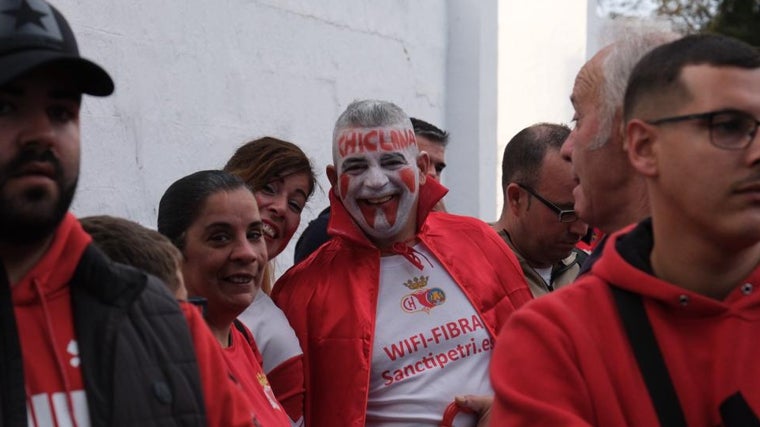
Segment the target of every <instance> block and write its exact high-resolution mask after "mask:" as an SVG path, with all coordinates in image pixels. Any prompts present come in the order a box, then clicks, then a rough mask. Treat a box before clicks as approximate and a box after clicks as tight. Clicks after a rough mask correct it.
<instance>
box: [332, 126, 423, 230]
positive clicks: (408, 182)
mask: <svg viewBox="0 0 760 427" xmlns="http://www.w3.org/2000/svg"><path fill="white" fill-rule="evenodd" d="M335 150H336V156H335V157H336V159H337V164H336V165H335V167H336V173H337V177H338V181H337V192H338V196H339V197H340V199H341V200H342V201H343V205H344V206H345V207H346V210H347V211H348V212H349V214H350V215H351V217H353V219H354V221H356V223H357V224H358V225H359V227H361V229H362V230H363V231H364V232H365V233H366V234H367V235H368V236H370V238H373V239H375V240H380V241H396V240H395V239H396V238H398V237H402V238H403V237H404V236H405V235H406V234H407V232H408V231H409V230H410V229H411V232H412V233H414V230H415V227H416V223H415V221H416V208H417V203H416V202H417V196H418V193H419V186H420V173H419V169H418V167H417V154H418V149H417V144H416V142H415V137H414V131H413V130H412V129H411V128H361V129H356V128H350V129H344V130H343V131H342V132H341V134H340V136H339V137H338V141H337V146H336V147H335Z"/></svg>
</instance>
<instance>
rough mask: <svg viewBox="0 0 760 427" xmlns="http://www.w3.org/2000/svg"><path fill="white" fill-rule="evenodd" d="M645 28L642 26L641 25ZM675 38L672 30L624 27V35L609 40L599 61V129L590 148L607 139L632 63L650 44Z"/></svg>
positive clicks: (653, 45) (634, 62)
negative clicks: (600, 73)
mask: <svg viewBox="0 0 760 427" xmlns="http://www.w3.org/2000/svg"><path fill="white" fill-rule="evenodd" d="M642 30H644V31H646V30H645V29H642ZM676 38H678V35H677V34H676V33H672V32H667V31H655V32H652V31H648V32H639V33H637V32H636V30H635V29H627V30H626V31H625V34H624V37H622V38H620V39H619V40H617V41H615V42H614V43H613V44H612V47H611V49H610V51H609V52H608V53H607V55H606V56H605V57H604V59H603V61H602V69H601V71H602V83H601V85H602V87H601V90H600V92H599V96H600V99H599V101H600V102H599V107H598V110H597V111H598V113H599V120H600V123H599V133H598V134H597V139H596V141H594V143H593V144H592V145H591V148H599V147H601V146H603V145H604V144H605V143H606V142H607V141H609V139H610V135H611V134H612V131H613V129H612V121H613V118H614V117H615V113H616V112H617V111H618V109H621V108H622V106H623V96H624V94H625V88H626V85H627V84H628V78H629V76H630V75H631V71H633V67H634V66H635V65H636V63H637V62H638V61H639V59H641V57H643V56H644V55H645V54H646V53H647V52H649V51H651V50H652V49H653V48H655V47H657V46H660V45H662V44H664V43H668V42H670V41H672V40H675V39H676Z"/></svg>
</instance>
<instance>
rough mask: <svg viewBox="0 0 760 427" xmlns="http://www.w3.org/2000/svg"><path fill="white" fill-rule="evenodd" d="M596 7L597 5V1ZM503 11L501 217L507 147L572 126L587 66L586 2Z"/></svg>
mask: <svg viewBox="0 0 760 427" xmlns="http://www.w3.org/2000/svg"><path fill="white" fill-rule="evenodd" d="M591 3H595V2H594V1H592V2H591ZM501 5H502V9H501V10H500V11H499V21H500V23H499V28H500V30H501V31H500V32H499V52H500V53H501V55H500V56H499V69H498V78H499V91H498V99H499V110H498V129H497V144H495V146H492V150H493V151H492V152H491V155H492V156H494V157H495V158H496V159H497V167H496V171H495V173H494V175H493V182H494V183H495V184H494V187H493V188H492V193H491V195H492V197H493V198H494V199H495V200H498V208H497V209H495V210H492V211H490V212H488V211H486V212H483V219H485V220H491V221H493V220H496V219H498V217H499V215H500V213H501V207H502V205H503V202H504V201H503V196H502V189H501V159H502V156H503V154H504V148H505V147H506V146H507V142H508V141H509V140H510V139H511V138H512V137H513V136H514V135H515V134H516V133H518V132H519V131H520V130H522V129H524V128H526V127H528V126H530V125H532V124H535V123H539V122H552V123H565V124H568V125H569V124H570V119H571V118H572V116H573V108H572V105H571V104H570V93H571V92H572V88H573V83H574V81H575V75H576V74H577V73H578V70H580V68H581V66H582V65H583V63H584V62H585V61H586V36H587V31H586V28H587V13H588V12H587V1H586V0H566V1H556V0H532V1H525V0H505V1H503V2H502V3H501Z"/></svg>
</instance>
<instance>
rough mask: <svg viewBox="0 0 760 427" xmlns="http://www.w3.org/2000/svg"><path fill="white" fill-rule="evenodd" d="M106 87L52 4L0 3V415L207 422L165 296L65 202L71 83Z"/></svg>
mask: <svg viewBox="0 0 760 427" xmlns="http://www.w3.org/2000/svg"><path fill="white" fill-rule="evenodd" d="M112 92H113V82H112V80H111V78H110V77H109V75H108V74H107V73H106V72H105V71H104V70H103V69H102V68H101V67H99V66H98V65H96V64H94V63H92V62H90V61H88V60H86V59H83V58H81V57H80V56H79V52H78V49H77V44H76V40H75V38H74V35H73V33H72V32H71V28H69V25H68V23H67V22H66V21H65V19H64V18H63V16H62V15H61V14H60V13H59V12H58V11H57V10H56V9H55V8H53V7H52V6H50V5H49V4H48V3H46V2H44V1H43V0H20V1H19V0H2V1H1V2H0V281H2V283H0V328H2V331H1V332H0V336H1V337H2V338H0V384H2V391H0V425H5V426H21V425H23V426H26V425H30V426H47V425H54V424H55V425H78V426H89V425H99V426H105V425H109V426H115V425H118V426H133V425H159V424H160V425H178V424H182V425H198V426H201V425H206V415H205V411H206V408H204V400H203V396H202V393H201V384H200V378H199V372H198V366H197V364H196V361H195V355H194V352H193V343H192V341H191V337H190V334H189V331H188V327H187V324H186V323H185V320H184V317H183V315H182V313H181V312H180V310H179V307H178V306H177V303H176V301H174V299H173V298H172V296H171V295H170V294H169V292H168V291H167V290H166V289H165V288H164V286H163V284H161V283H160V282H159V281H158V280H157V279H155V278H153V277H151V276H147V275H146V274H144V273H142V272H140V271H137V270H134V269H128V268H126V267H123V266H120V265H117V264H113V263H111V262H110V261H109V260H108V259H107V258H106V257H105V256H104V255H103V254H102V253H101V252H100V251H99V250H97V249H96V248H95V247H94V246H93V245H91V240H92V239H91V238H90V236H89V235H88V234H86V233H85V232H84V231H83V230H82V228H81V226H80V225H79V222H78V221H77V220H76V218H74V216H73V215H72V214H70V213H68V212H67V211H68V208H69V204H70V203H71V200H72V197H73V196H74V191H75V188H76V184H77V178H78V176H79V154H80V152H79V149H80V146H79V107H80V101H81V96H82V94H83V93H86V94H90V95H95V96H107V95H109V94H111V93H112ZM244 415H246V416H247V418H248V420H249V421H250V419H251V417H250V413H249V412H244ZM53 420H55V421H53ZM249 424H250V423H249Z"/></svg>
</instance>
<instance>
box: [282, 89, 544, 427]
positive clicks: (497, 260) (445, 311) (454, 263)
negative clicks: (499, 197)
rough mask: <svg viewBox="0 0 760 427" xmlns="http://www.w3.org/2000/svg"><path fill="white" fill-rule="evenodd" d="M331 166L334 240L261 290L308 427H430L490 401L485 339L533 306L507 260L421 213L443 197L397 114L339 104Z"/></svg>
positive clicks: (459, 226) (372, 104) (489, 242)
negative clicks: (459, 401)
mask: <svg viewBox="0 0 760 427" xmlns="http://www.w3.org/2000/svg"><path fill="white" fill-rule="evenodd" d="M333 162H334V164H333V165H330V166H328V167H327V175H328V177H329V179H330V182H331V183H332V190H331V191H330V203H331V210H332V216H331V218H330V223H329V226H328V232H329V233H330V234H331V236H332V240H330V241H329V242H328V243H326V244H325V245H323V246H321V247H320V248H319V249H318V250H317V252H315V253H314V254H313V255H312V256H310V257H309V258H307V259H306V260H304V261H303V262H302V263H300V264H298V265H296V266H295V267H293V268H291V269H290V270H289V271H288V272H287V273H285V275H284V276H283V277H282V278H281V279H280V280H279V281H278V282H277V283H276V284H275V287H274V291H273V294H272V296H273V299H274V300H275V302H276V303H277V304H278V305H279V306H280V308H282V309H283V311H284V312H285V315H286V316H287V317H288V320H290V322H291V325H292V326H293V328H294V330H295V331H296V335H297V336H298V338H299V340H300V343H301V346H302V348H303V350H304V367H305V377H306V405H305V419H306V423H307V424H308V425H311V426H316V427H319V426H330V427H335V426H364V425H368V426H374V425H383V424H386V423H389V422H398V423H402V424H408V425H409V424H414V425H440V424H441V420H442V418H443V414H444V411H445V409H446V408H447V406H451V405H452V402H453V401H454V399H455V397H456V396H459V395H462V394H466V395H469V396H472V395H479V396H482V395H490V394H491V393H492V390H491V386H490V381H489V379H488V363H489V360H490V357H491V349H492V346H493V337H494V336H495V333H496V331H498V330H499V328H500V327H501V325H502V324H503V323H504V321H505V319H506V318H507V317H509V315H510V314H512V312H513V311H514V310H515V309H516V308H517V307H520V306H521V305H522V304H524V303H525V302H527V301H529V300H530V299H531V295H530V291H529V290H528V288H527V286H526V284H525V280H524V278H523V276H522V272H521V270H520V266H519V263H518V262H517V260H516V258H515V256H514V255H513V254H512V252H511V251H510V250H509V248H508V247H507V246H506V244H505V243H504V241H502V240H501V239H500V238H499V236H498V235H497V234H496V233H495V232H494V231H493V230H491V229H490V228H489V227H488V225H487V224H485V223H484V222H482V221H479V220H477V219H474V218H467V217H461V216H454V215H450V214H447V213H443V212H431V209H432V207H433V206H434V205H435V204H436V202H438V200H440V198H441V197H443V195H444V194H445V193H446V189H445V188H443V187H442V186H441V185H440V184H439V183H438V182H437V181H435V180H432V179H427V168H428V167H429V164H430V163H429V159H428V158H427V153H425V152H420V151H419V149H418V146H417V142H416V139H415V135H414V131H413V129H412V124H411V122H410V120H409V118H408V117H407V115H406V114H405V113H404V112H403V111H402V110H401V109H400V108H399V107H397V106H396V105H394V104H391V103H389V102H383V101H374V100H365V101H357V102H354V103H352V104H351V105H349V106H348V108H347V109H346V111H345V112H344V113H343V114H342V115H341V116H340V117H339V118H338V120H337V122H336V124H335V129H334V133H333ZM470 401H472V398H470ZM451 407H452V408H456V406H451ZM466 417H469V418H468V419H464V418H466ZM462 418H463V419H462V420H461V421H459V422H462V424H457V425H469V426H474V425H475V424H476V422H477V416H475V415H465V416H462Z"/></svg>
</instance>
